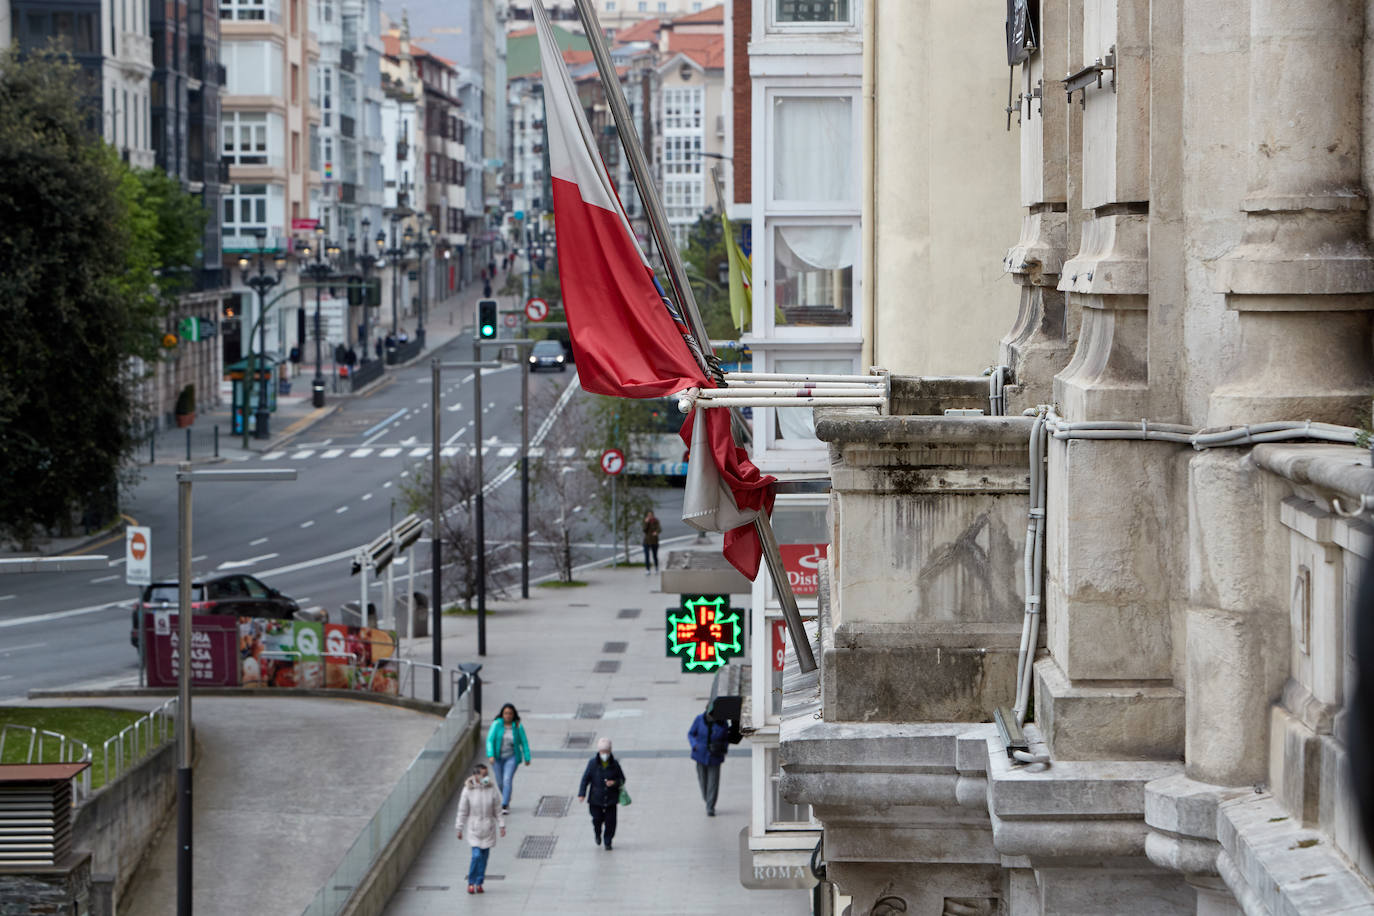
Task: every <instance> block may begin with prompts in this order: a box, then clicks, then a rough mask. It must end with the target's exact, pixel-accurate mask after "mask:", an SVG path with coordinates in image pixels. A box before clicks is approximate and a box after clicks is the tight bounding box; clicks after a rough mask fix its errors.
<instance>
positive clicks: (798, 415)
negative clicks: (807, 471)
mask: <svg viewBox="0 0 1374 916" xmlns="http://www.w3.org/2000/svg"><path fill="white" fill-rule="evenodd" d="M855 362H856V359H855V357H852V356H834V355H829V354H796V355H795V356H794V355H791V354H789V355H788V356H785V357H784V356H778V357H776V358H774V359H773V360H772V368H770V369H769V370H768V371H770V372H786V373H792V374H798V375H801V374H806V373H815V374H818V375H853V374H854V372H855V368H854V364H855ZM764 416H765V417H766V422H767V424H768V445H769V447H770V448H781V449H814V448H816V447H817V446H818V445H819V444H820V442H819V440H818V439H817V438H816V420H815V412H814V411H812V409H811V408H809V407H774V408H765V409H764Z"/></svg>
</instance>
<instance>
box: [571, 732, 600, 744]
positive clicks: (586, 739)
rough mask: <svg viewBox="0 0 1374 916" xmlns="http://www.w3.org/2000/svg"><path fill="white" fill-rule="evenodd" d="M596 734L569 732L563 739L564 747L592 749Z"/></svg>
mask: <svg viewBox="0 0 1374 916" xmlns="http://www.w3.org/2000/svg"><path fill="white" fill-rule="evenodd" d="M595 737H596V732H569V733H568V736H567V737H566V738H564V739H563V746H564V747H591V746H592V739H593V738H595Z"/></svg>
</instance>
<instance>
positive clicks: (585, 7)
mask: <svg viewBox="0 0 1374 916" xmlns="http://www.w3.org/2000/svg"><path fill="white" fill-rule="evenodd" d="M575 2H576V3H577V13H578V16H579V17H580V18H581V19H582V29H583V31H585V32H586V33H587V44H588V46H589V47H590V48H591V51H592V57H593V58H594V59H595V60H596V70H597V73H598V74H599V75H600V76H601V88H602V89H603V90H604V91H605V93H606V102H607V104H608V105H609V106H610V108H611V117H612V118H613V119H614V120H615V130H616V133H617V134H618V135H619V137H620V145H621V146H622V147H624V149H625V154H626V155H627V156H628V157H629V160H630V173H631V174H632V175H633V176H634V181H635V187H636V188H638V190H639V199H640V200H642V201H643V202H644V209H645V211H646V212H647V213H648V215H649V227H650V229H651V230H652V231H653V234H654V239H655V241H657V242H658V250H659V251H660V252H661V253H662V254H663V263H664V265H665V266H666V267H667V269H668V282H669V284H670V285H671V286H672V288H673V294H674V297H675V298H676V299H677V302H678V305H679V306H680V307H681V309H682V314H683V316H684V317H685V318H686V319H687V323H688V326H689V327H690V328H691V331H692V335H693V336H694V337H695V338H696V339H697V342H698V344H699V345H700V349H699V350H696V351H694V352H695V353H696V356H697V358H698V359H699V360H700V361H701V368H702V370H703V371H705V372H706V374H707V375H708V376H710V377H711V378H713V379H715V380H716V383H717V384H720V385H724V377H723V375H722V374H721V372H720V369H719V368H718V367H716V368H713V366H712V363H713V360H711V359H710V358H709V357H708V356H707V354H709V353H710V347H711V338H710V336H708V335H707V333H706V325H705V323H703V322H702V320H701V312H699V311H698V310H697V303H696V298H695V297H694V296H693V295H692V285H691V284H690V283H688V282H687V270H686V268H685V267H684V266H683V264H682V255H681V254H680V253H679V252H678V250H677V246H676V245H675V244H673V236H672V233H671V232H670V231H669V229H668V216H667V214H666V213H665V212H664V210H663V203H662V201H660V200H659V199H658V191H657V190H656V189H655V188H654V183H653V180H652V179H651V178H650V175H649V162H648V160H647V159H646V158H645V156H644V148H643V147H642V146H640V143H639V134H638V133H637V132H636V131H635V126H634V119H633V118H631V117H630V106H629V105H628V104H627V103H626V102H625V94H624V93H623V92H621V91H620V80H619V78H618V77H617V74H616V69H615V64H614V63H613V62H612V61H611V52H610V51H609V50H608V49H607V48H606V39H605V37H604V35H603V34H602V32H601V23H600V21H599V20H598V19H597V18H596V10H595V9H593V7H592V4H591V0H575ZM723 205H724V204H723V202H722V206H723ZM689 349H691V348H689ZM754 530H755V531H756V532H758V536H759V544H760V545H761V546H762V548H763V559H764V562H765V563H767V564H768V575H769V578H771V579H772V580H773V587H774V588H775V589H777V593H778V603H779V604H781V605H782V615H783V619H784V620H786V621H787V629H788V631H789V632H790V633H791V634H792V648H793V649H794V650H795V651H796V653H797V664H798V665H799V666H800V667H801V670H802V671H805V672H810V671H815V670H816V657H815V655H814V654H813V653H812V651H811V640H810V639H809V638H807V635H806V628H805V626H803V624H802V618H801V611H800V610H799V609H798V608H797V597H796V595H794V594H793V593H792V583H791V581H790V580H789V579H788V578H787V569H786V568H785V567H784V566H783V564H782V551H781V550H779V548H778V539H777V537H776V536H775V535H774V534H773V524H772V522H771V521H770V520H769V518H768V513H767V512H764V511H760V512H759V514H758V515H757V516H756V517H755V518H754Z"/></svg>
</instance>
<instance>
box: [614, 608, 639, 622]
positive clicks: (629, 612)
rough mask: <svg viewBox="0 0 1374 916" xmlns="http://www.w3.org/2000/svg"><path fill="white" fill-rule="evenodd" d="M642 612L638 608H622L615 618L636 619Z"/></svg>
mask: <svg viewBox="0 0 1374 916" xmlns="http://www.w3.org/2000/svg"><path fill="white" fill-rule="evenodd" d="M642 610H644V609H643V608H638V607H623V608H621V609H620V613H619V614H616V615H615V616H617V617H619V618H620V619H622V620H628V619H630V618H631V617H638V616H639V612H640V611H642Z"/></svg>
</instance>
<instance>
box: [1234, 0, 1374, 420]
mask: <svg viewBox="0 0 1374 916" xmlns="http://www.w3.org/2000/svg"><path fill="white" fill-rule="evenodd" d="M1250 15H1251V19H1250V48H1251V50H1250V138H1249V143H1250V150H1249V157H1248V160H1249V163H1250V180H1249V192H1248V194H1247V195H1246V197H1245V200H1244V202H1243V203H1242V205H1241V209H1242V210H1243V211H1244V213H1245V215H1246V228H1245V234H1244V237H1243V238H1242V240H1241V242H1240V244H1239V245H1237V246H1236V247H1235V248H1233V249H1232V250H1231V251H1230V252H1228V253H1227V254H1226V255H1224V256H1223V257H1221V258H1220V259H1219V260H1218V261H1216V262H1215V268H1216V269H1215V274H1214V279H1215V284H1216V289H1217V291H1218V292H1222V293H1225V294H1226V298H1227V307H1228V308H1230V309H1232V310H1234V311H1236V312H1237V313H1238V316H1239V319H1240V322H1239V324H1240V328H1239V346H1238V347H1237V349H1236V351H1235V353H1234V357H1233V370H1232V372H1231V375H1230V381H1228V382H1227V383H1226V384H1223V385H1221V386H1219V387H1217V388H1216V389H1215V390H1214V391H1213V393H1212V397H1211V401H1210V404H1209V408H1208V419H1207V422H1208V423H1209V424H1210V425H1223V424H1234V423H1248V422H1255V421H1262V420H1280V419H1294V420H1301V419H1315V420H1328V421H1333V422H1339V423H1351V424H1355V425H1358V423H1359V421H1360V420H1361V419H1365V420H1367V419H1368V416H1369V397H1370V393H1371V391H1374V374H1371V366H1370V353H1369V349H1370V310H1371V309H1374V299H1371V293H1374V258H1372V257H1371V252H1370V248H1369V244H1368V235H1367V230H1366V222H1365V221H1366V214H1365V210H1366V206H1367V201H1366V197H1365V193H1364V191H1363V189H1362V181H1361V179H1362V175H1361V156H1362V149H1363V146H1362V139H1363V138H1362V135H1361V108H1360V106H1361V103H1362V95H1361V93H1360V92H1358V91H1356V90H1355V89H1354V87H1357V86H1360V85H1361V82H1362V63H1363V61H1362V47H1361V45H1362V41H1363V38H1364V18H1365V17H1364V3H1363V2H1361V0H1251V4H1250Z"/></svg>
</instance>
